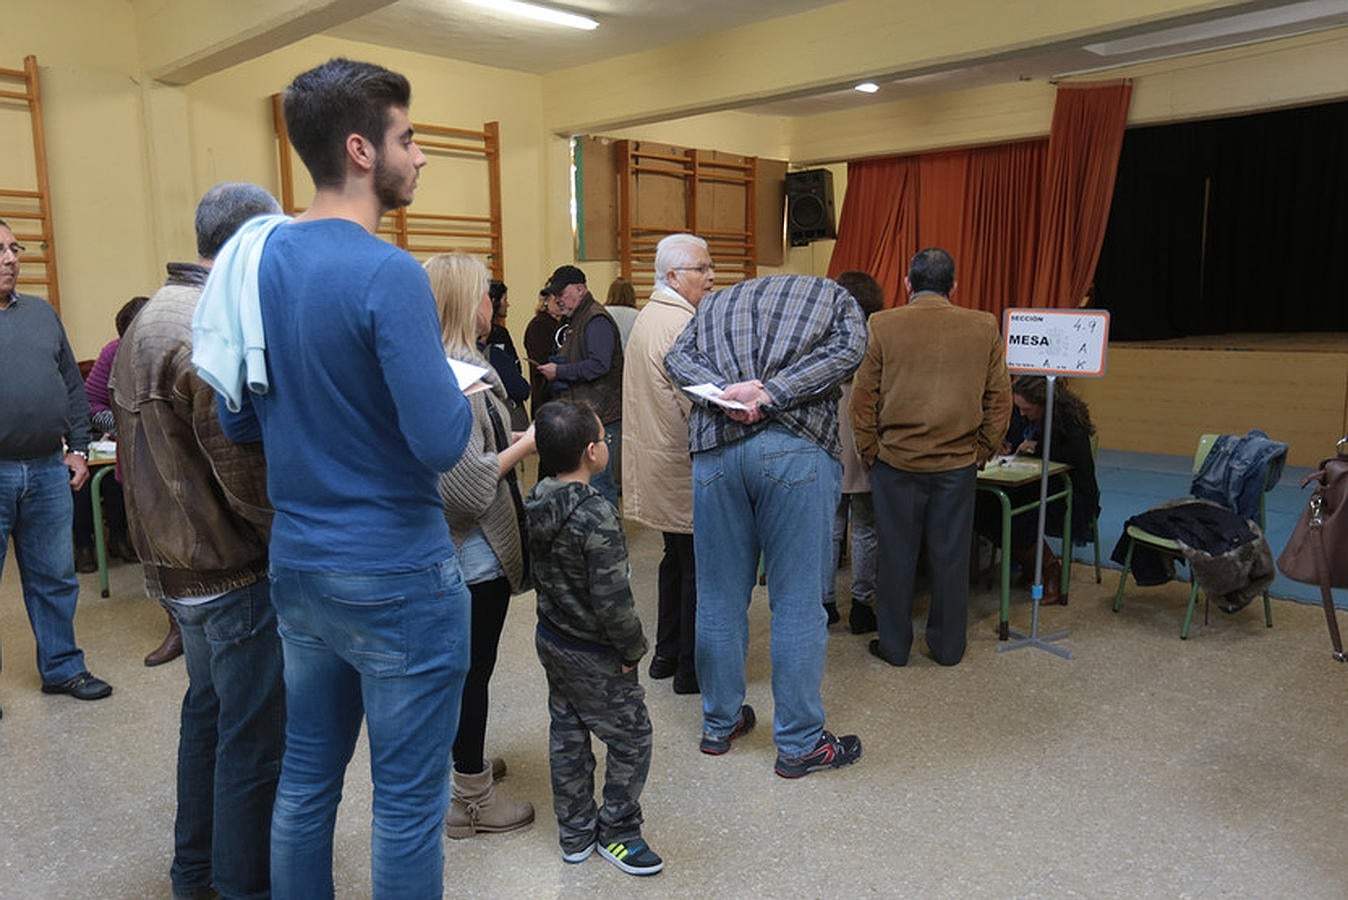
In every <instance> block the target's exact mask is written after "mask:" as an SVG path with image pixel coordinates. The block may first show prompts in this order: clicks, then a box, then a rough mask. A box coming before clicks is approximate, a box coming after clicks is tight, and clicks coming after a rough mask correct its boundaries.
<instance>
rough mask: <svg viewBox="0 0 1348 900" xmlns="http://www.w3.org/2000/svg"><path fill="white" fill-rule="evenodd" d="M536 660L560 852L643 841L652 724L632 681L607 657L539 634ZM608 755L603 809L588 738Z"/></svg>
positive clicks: (643, 696) (610, 654)
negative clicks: (547, 722) (541, 675)
mask: <svg viewBox="0 0 1348 900" xmlns="http://www.w3.org/2000/svg"><path fill="white" fill-rule="evenodd" d="M534 643H535V646H536V647H537V649H538V660H539V662H541V663H542V664H543V670H544V671H545V672H546V673H547V676H548V713H549V715H550V716H551V717H552V726H551V728H550V730H549V734H548V755H549V757H550V758H551V761H552V806H553V810H554V811H555V812H556V813H557V828H558V833H559V836H560V838H561V845H562V850H563V851H564V852H567V853H570V852H573V851H576V850H581V849H583V848H585V847H588V846H589V845H590V844H591V843H593V842H594V841H595V840H598V841H599V843H600V844H601V845H603V844H607V843H609V842H610V841H615V840H627V839H630V838H634V837H636V836H637V835H639V834H640V833H641V821H642V819H641V803H640V800H641V791H642V789H643V788H644V787H645V786H646V775H647V773H649V772H650V768H651V719H650V716H649V715H647V713H646V689H645V688H643V687H642V686H641V685H640V684H639V683H638V682H637V673H636V672H635V671H632V672H630V673H628V674H626V675H624V674H622V661H621V660H620V659H618V654H617V653H615V652H614V651H612V650H599V649H594V650H591V649H586V648H582V647H579V646H577V645H574V644H569V643H563V642H561V641H557V640H554V639H552V638H551V636H549V635H545V634H544V633H543V632H541V631H540V632H538V634H537V635H536V638H535V641H534ZM592 733H593V734H594V736H595V737H597V738H599V739H600V740H601V741H603V742H604V744H605V745H606V746H607V747H608V763H607V767H606V768H605V770H604V805H603V806H602V807H598V808H597V807H596V805H595V799H594V766H595V762H594V753H593V752H592V751H591V749H590V735H591V734H592Z"/></svg>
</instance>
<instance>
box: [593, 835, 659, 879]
mask: <svg viewBox="0 0 1348 900" xmlns="http://www.w3.org/2000/svg"><path fill="white" fill-rule="evenodd" d="M599 855H600V856H602V857H604V859H606V860H608V861H609V862H611V863H613V864H614V865H615V866H617V867H618V868H620V869H622V870H623V871H624V872H626V873H627V874H628V875H654V874H655V873H656V872H659V871H660V870H661V869H663V868H664V867H665V861H664V860H663V859H661V858H660V857H659V856H658V855H657V854H656V852H655V851H654V850H652V849H651V848H650V846H649V845H648V844H647V843H646V842H645V841H644V840H642V839H641V838H639V837H638V838H633V839H632V840H630V841H613V842H611V843H608V844H605V845H604V846H602V847H600V848H599Z"/></svg>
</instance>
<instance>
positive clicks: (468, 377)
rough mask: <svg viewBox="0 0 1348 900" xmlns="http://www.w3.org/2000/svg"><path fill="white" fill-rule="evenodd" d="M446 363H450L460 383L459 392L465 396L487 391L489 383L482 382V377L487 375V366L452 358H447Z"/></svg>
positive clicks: (450, 367)
mask: <svg viewBox="0 0 1348 900" xmlns="http://www.w3.org/2000/svg"><path fill="white" fill-rule="evenodd" d="M445 361H446V362H448V363H449V369H450V371H451V372H453V373H454V379H455V380H456V381H457V382H458V383H459V390H461V391H463V392H464V393H465V394H474V393H477V392H478V391H484V390H486V389H487V383H486V382H485V381H483V380H482V376H483V375H486V374H487V367H486V366H475V365H473V364H472V363H466V362H463V361H462V360H457V359H455V358H454V357H452V356H446V357H445Z"/></svg>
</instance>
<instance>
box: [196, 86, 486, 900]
mask: <svg viewBox="0 0 1348 900" xmlns="http://www.w3.org/2000/svg"><path fill="white" fill-rule="evenodd" d="M409 100H410V89H409V87H408V84H407V80H406V79H405V78H404V77H403V76H401V75H398V74H397V73H394V72H390V71H388V70H387V69H383V68H381V67H379V66H375V65H371V64H368V63H358V62H351V61H349V60H344V59H334V60H331V61H329V62H327V63H324V64H323V65H321V66H318V67H317V68H315V69H312V70H310V71H308V72H305V73H303V74H301V75H300V76H298V77H297V78H296V79H295V80H294V82H292V83H291V85H290V86H289V87H288V88H287V89H286V91H285V94H284V98H283V105H284V110H285V118H286V128H287V131H288V132H289V135H290V140H291V142H292V143H293V144H294V146H295V149H296V150H297V151H298V153H299V155H300V158H301V159H303V160H304V164H305V166H306V167H307V168H308V169H309V173H310V174H311V175H312V176H313V179H314V185H315V189H316V192H315V195H314V200H313V203H312V204H310V206H309V208H308V210H306V211H305V212H304V213H303V214H302V215H300V216H299V217H298V218H296V219H295V220H294V221H292V222H285V223H281V224H278V225H276V226H275V227H274V228H272V229H271V230H270V233H268V234H267V235H266V236H265V237H263V238H261V240H262V241H264V242H265V243H264V245H263V246H262V247H261V252H260V253H257V254H256V255H251V254H249V253H241V254H239V258H240V259H248V258H251V259H253V260H255V261H256V262H255V263H253V265H255V267H256V272H255V277H256V296H255V297H254V298H250V297H248V296H243V297H233V298H227V299H228V300H233V301H237V304H238V305H239V306H240V307H247V306H248V304H249V303H250V302H251V303H252V304H253V307H254V308H255V309H256V310H259V311H260V317H261V325H262V331H263V334H264V335H265V338H266V350H265V353H266V371H265V381H264V382H263V384H262V386H261V387H260V388H259V387H258V386H253V387H252V389H251V390H249V389H248V388H245V389H243V390H242V392H241V393H240V394H239V395H238V396H240V397H241V402H240V408H239V410H238V411H237V412H231V411H229V409H228V407H227V405H226V404H225V403H223V402H221V403H220V404H219V406H220V421H221V425H222V426H223V427H224V429H225V432H226V434H227V435H228V436H229V437H230V438H231V439H233V440H249V439H253V440H256V439H259V438H260V439H261V440H262V442H263V445H264V447H265V451H266V457H267V468H268V480H267V488H268V493H269V495H270V497H271V501H272V503H273V505H274V506H275V508H276V518H275V522H274V524H273V527H272V539H271V548H270V549H271V572H272V600H273V603H274V604H275V606H276V612H277V617H278V620H279V631H280V634H281V639H282V643H283V647H284V651H285V682H286V711H287V717H288V718H287V726H286V750H285V757H284V760H283V762H282V771H281V780H280V783H279V785H278V786H277V791H276V805H275V811H274V813H273V818H272V851H271V852H272V890H273V891H274V893H275V894H276V896H278V897H296V896H331V895H332V890H333V887H332V836H333V826H334V823H335V819H336V814H337V804H338V801H339V800H340V798H341V788H342V780H343V775H344V772H345V769H346V764H347V762H348V761H349V760H350V758H351V753H352V750H353V749H354V747H355V744H356V738H357V736H358V735H359V733H360V727H361V720H362V718H364V720H365V723H366V727H367V729H368V732H369V741H370V769H371V776H372V779H373V781H374V809H373V812H374V815H373V825H372V827H373V839H372V854H371V856H372V863H371V870H372V871H371V876H372V880H373V896H375V897H383V896H389V897H391V896H399V897H402V896H406V897H431V896H435V897H438V896H440V894H441V892H442V889H443V885H442V869H443V862H444V860H443V850H442V846H441V838H440V825H441V823H442V822H443V821H444V817H445V810H446V807H447V805H448V800H449V758H450V746H451V744H452V742H453V739H454V730H455V727H456V723H457V722H458V718H459V697H460V695H461V694H462V688H463V680H464V676H465V674H466V672H467V670H468V640H469V618H468V617H469V609H470V606H469V595H468V589H467V587H466V586H465V585H464V583H463V578H462V576H461V574H460V571H459V565H458V562H457V561H456V559H455V557H454V548H453V545H452V544H451V543H450V537H449V529H448V528H447V527H446V526H445V520H444V516H443V514H442V512H441V509H440V499H439V495H438V493H437V492H436V479H437V476H438V473H439V472H441V471H444V470H447V469H449V468H450V467H452V466H453V464H454V462H455V461H456V460H457V459H458V458H459V456H460V454H461V453H462V451H463V448H464V446H465V443H466V441H467V437H468V431H469V428H470V426H471V414H470V412H469V408H468V402H467V400H465V399H464V397H463V394H462V393H461V392H460V391H459V389H458V387H457V386H456V383H455V381H454V378H453V376H452V375H451V373H450V370H449V367H448V365H447V364H446V362H445V353H444V349H443V347H442V346H441V343H440V323H439V319H438V318H437V316H436V310H435V302H434V299H433V298H432V295H431V290H430V285H429V282H428V281H427V279H426V274H425V272H424V270H423V269H422V268H421V266H420V265H418V264H417V262H416V260H414V259H413V258H412V257H411V256H410V255H408V254H407V253H406V252H404V251H403V250H400V249H398V248H397V247H394V246H392V245H391V244H388V243H386V242H384V241H382V240H380V239H378V238H377V237H375V236H374V232H375V229H376V227H377V226H378V223H379V219H380V218H381V217H382V216H383V215H384V214H385V213H387V212H389V211H390V210H393V209H396V208H398V207H401V206H406V205H408V204H409V203H411V201H412V194H413V191H414V190H415V188H416V182H417V173H418V171H419V170H420V169H421V167H422V166H423V165H425V164H426V157H425V156H423V155H422V153H421V151H420V150H419V149H418V148H417V145H416V143H415V141H414V140H413V134H412V126H411V124H410V122H409V120H408V103H409ZM243 237H244V235H243V234H242V233H241V234H240V235H238V236H236V238H235V240H236V241H237V240H240V239H241V238H243ZM221 256H222V257H223V256H226V254H225V253H223V252H222V254H221ZM237 274H238V273H230V272H222V271H221V266H220V261H219V260H217V265H216V268H215V269H213V270H212V276H211V278H212V280H215V279H216V278H217V277H221V278H225V279H229V283H230V284H231V285H232V284H236V283H240V284H243V285H244V286H245V289H246V287H247V285H248V284H249V283H250V280H249V278H244V279H242V280H241V281H240V282H235V281H234V280H233V277H232V276H233V275H237ZM248 274H249V275H252V274H254V273H248ZM210 293H211V291H210V285H208V286H207V296H204V297H203V298H202V303H203V304H204V303H206V302H207V300H208V299H209V295H210ZM199 312H200V311H199ZM206 314H207V315H209V314H210V311H207V312H206ZM247 314H248V313H247V312H244V313H242V315H245V316H246V315H247ZM203 337H206V336H204V335H201V334H200V333H198V335H197V340H198V342H200V341H201V339H202V338H203ZM205 349H206V352H207V353H209V352H210V349H211V348H205ZM249 380H250V381H252V377H251V374H250V378H249Z"/></svg>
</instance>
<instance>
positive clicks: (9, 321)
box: [0, 221, 112, 700]
mask: <svg viewBox="0 0 1348 900" xmlns="http://www.w3.org/2000/svg"><path fill="white" fill-rule="evenodd" d="M22 253H23V247H22V246H21V245H20V244H19V242H18V239H17V238H15V236H14V232H13V231H12V230H11V229H10V227H9V225H7V224H6V223H5V222H3V221H0V359H3V360H4V361H5V377H4V378H0V570H2V569H3V568H4V562H5V554H6V551H7V545H8V541H9V539H10V538H11V537H12V538H13V539H14V557H15V559H16V560H17V561H18V564H19V580H20V581H22V582H23V602H24V606H25V607H26V608H27V609H28V621H29V623H30V624H31V625H32V626H33V638H34V639H35V640H36V642H37V667H38V673H39V674H40V675H41V676H42V691H43V693H46V694H69V695H71V696H72V697H75V698H77V699H79V700H101V699H102V698H104V697H106V696H108V695H109V694H111V693H112V686H111V685H109V684H108V683H107V682H106V681H103V680H102V679H101V678H95V677H94V676H93V675H91V674H89V670H88V669H86V668H85V665H84V651H82V650H81V649H80V648H79V646H78V645H77V644H76V643H75V604H76V602H77V601H78V600H79V595H80V583H79V580H78V579H77V578H76V577H75V550H74V547H73V541H72V538H71V531H70V522H71V516H72V515H73V506H74V505H73V502H72V499H71V494H70V490H71V488H74V489H75V490H79V489H81V488H82V487H84V483H85V482H86V481H88V480H89V469H88V466H87V465H86V461H87V460H88V449H89V437H90V435H89V401H88V399H87V398H86V397H85V395H84V381H83V379H81V378H80V370H79V366H78V365H76V363H75V354H74V353H73V352H72V351H71V349H70V342H69V341H68V340H67V339H66V332H65V329H64V328H63V327H62V326H61V320H60V319H59V318H58V317H57V315H56V310H54V309H53V308H52V307H51V306H50V305H49V304H48V303H47V302H46V301H45V300H42V299H41V298H39V297H32V296H29V295H27V294H20V293H19V292H18V291H17V290H15V285H16V284H17V283H18V279H19V257H20V255H21V254H22Z"/></svg>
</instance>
